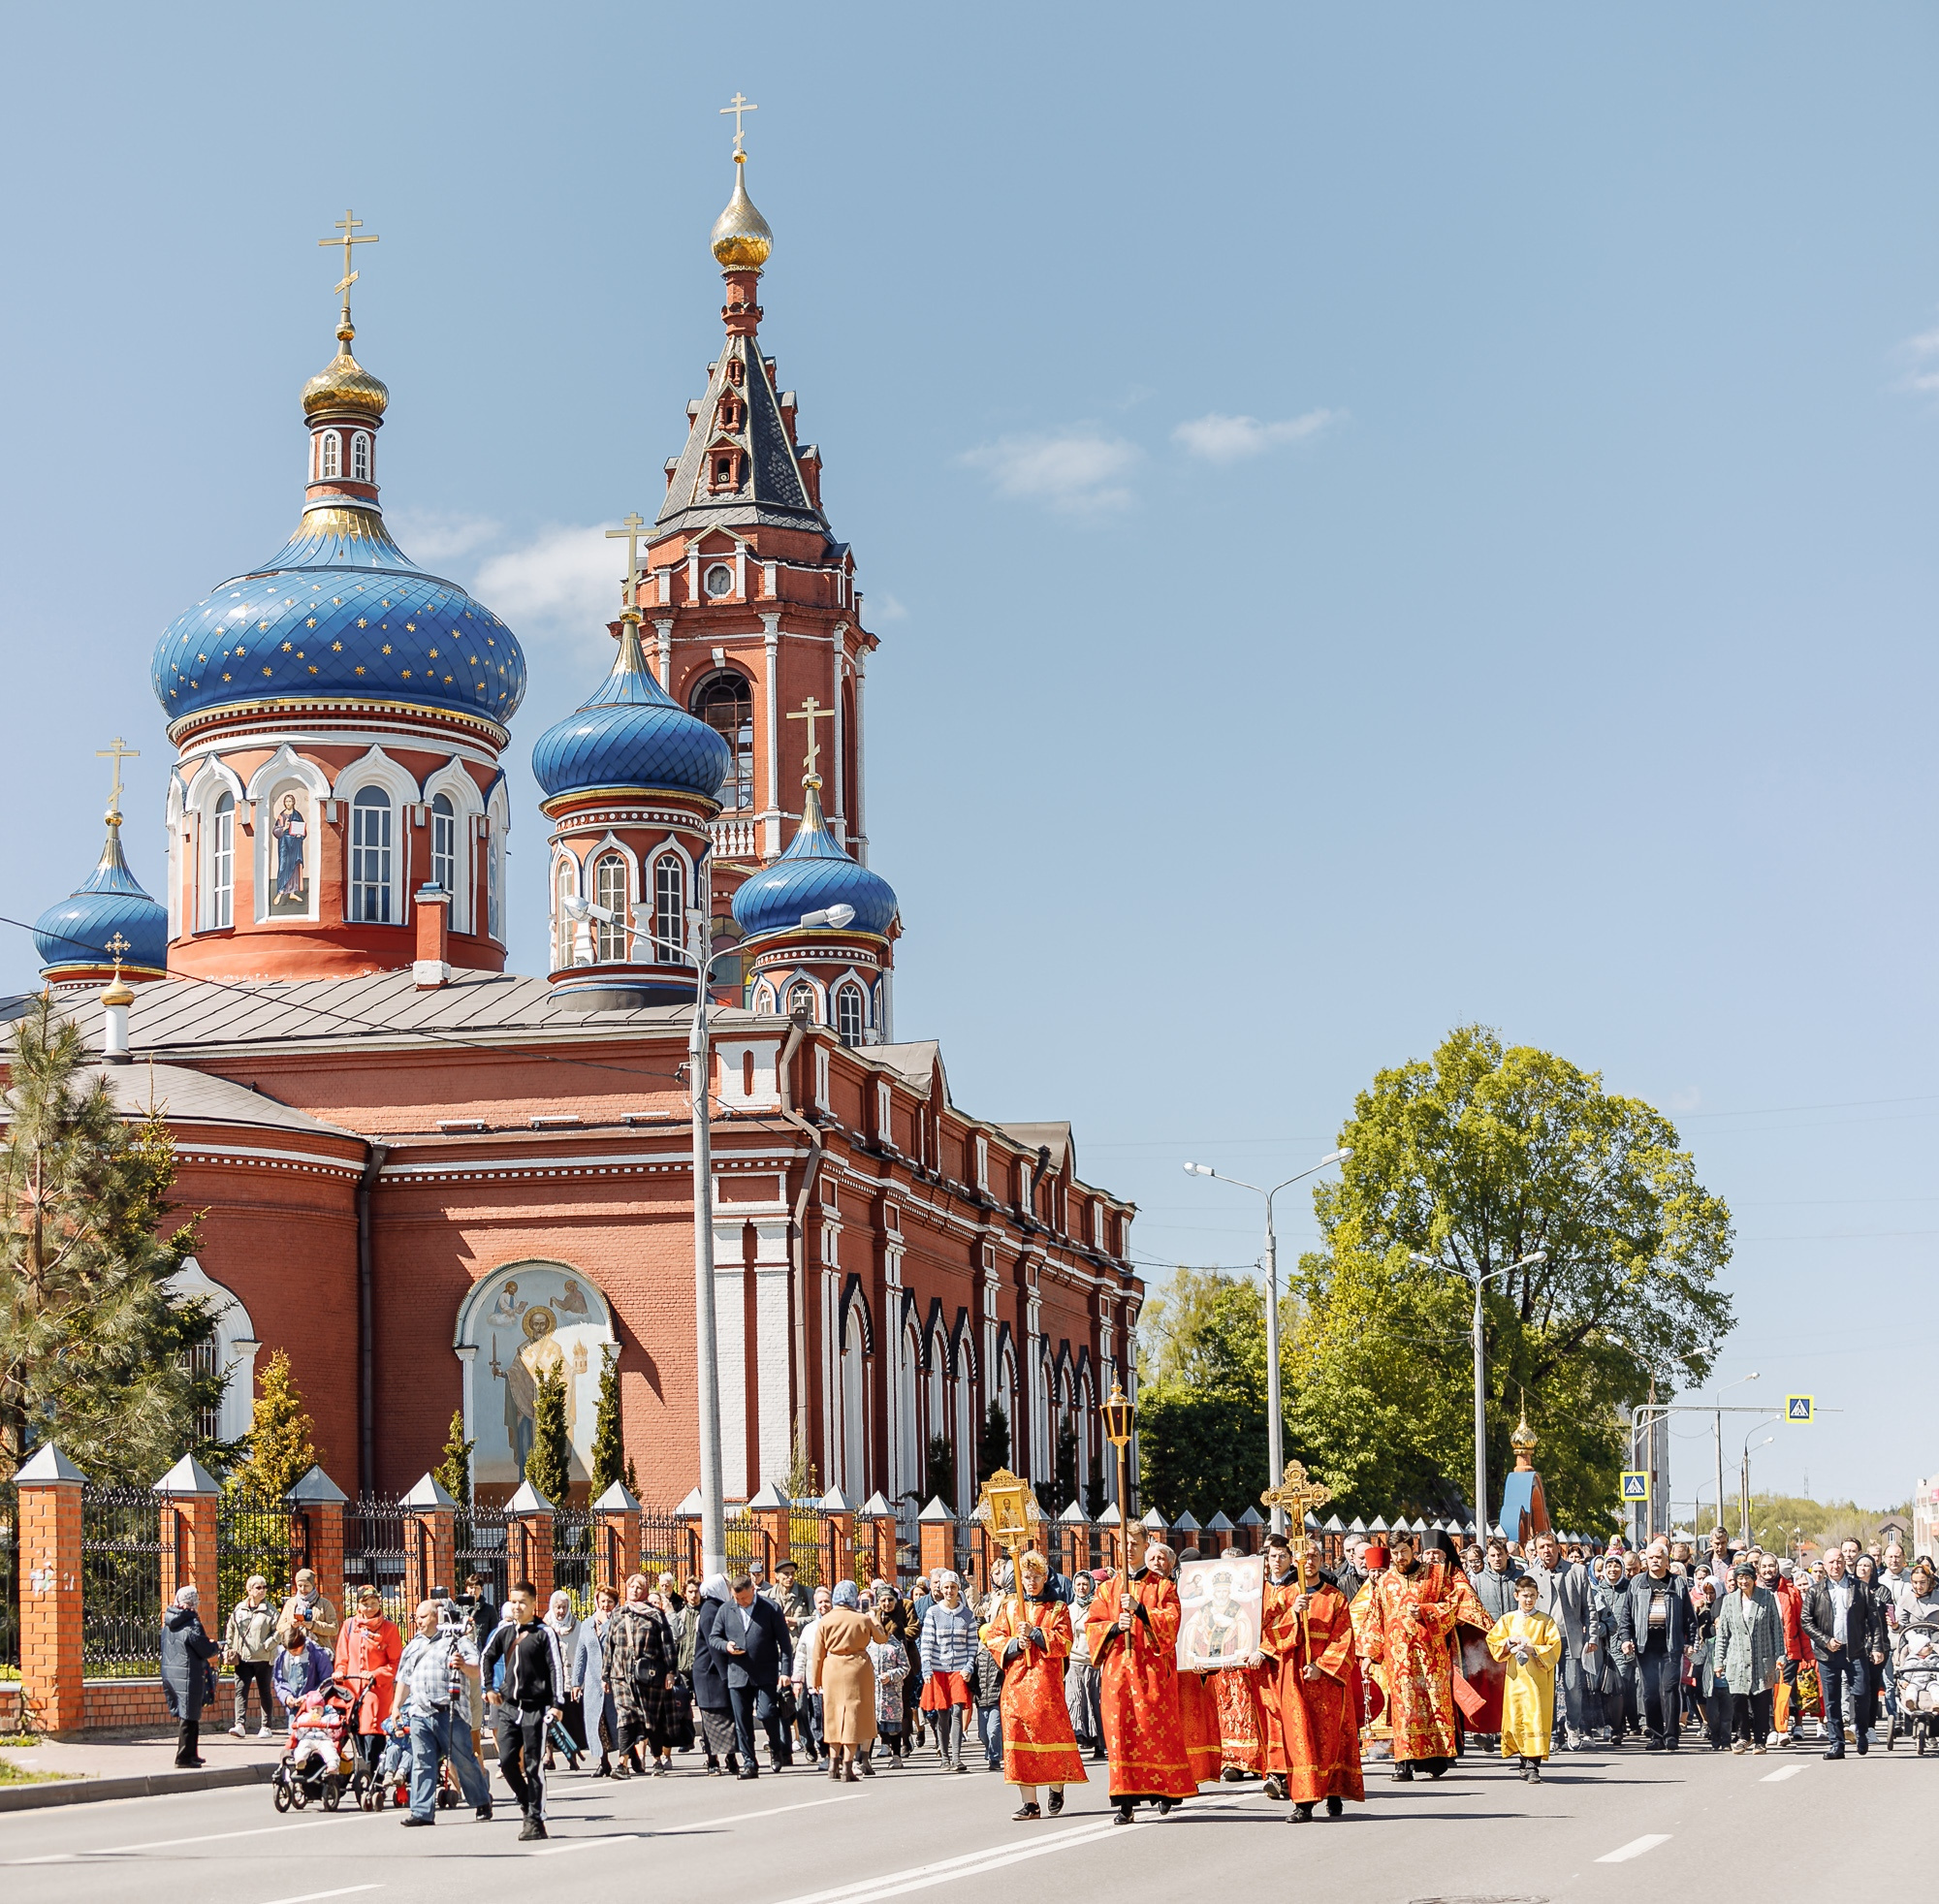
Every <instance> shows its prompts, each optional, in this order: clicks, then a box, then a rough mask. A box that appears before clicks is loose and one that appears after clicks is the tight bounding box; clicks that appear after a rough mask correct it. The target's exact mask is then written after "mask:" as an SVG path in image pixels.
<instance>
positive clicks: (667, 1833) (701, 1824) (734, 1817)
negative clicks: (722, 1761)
mask: <svg viewBox="0 0 1939 1904" xmlns="http://www.w3.org/2000/svg"><path fill="white" fill-rule="evenodd" d="M861 1795H862V1794H861V1793H859V1792H844V1793H842V1795H841V1796H840V1797H839V1798H808V1799H805V1800H803V1802H802V1803H800V1804H798V1805H772V1806H770V1807H769V1808H768V1809H767V1810H766V1811H759V1812H733V1813H730V1814H729V1815H728V1816H727V1817H726V1818H703V1819H701V1820H699V1821H698V1822H697V1823H695V1824H692V1825H668V1826H667V1827H666V1829H665V1830H663V1831H649V1832H646V1833H644V1834H643V1835H645V1836H646V1837H649V1838H672V1837H677V1836H679V1835H680V1834H681V1833H682V1832H685V1831H712V1830H713V1829H714V1828H715V1825H745V1824H747V1821H748V1820H749V1819H755V1818H779V1816H780V1815H781V1813H783V1812H811V1811H813V1810H814V1809H815V1808H816V1806H818V1805H845V1804H847V1803H849V1802H850V1801H851V1800H853V1799H856V1798H859V1797H860V1796H861Z"/></svg>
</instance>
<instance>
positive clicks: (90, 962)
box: [34, 813, 169, 979]
mask: <svg viewBox="0 0 1939 1904" xmlns="http://www.w3.org/2000/svg"><path fill="white" fill-rule="evenodd" d="M117 935H118V936H119V937H120V939H121V940H122V942H123V943H124V944H125V945H126V947H127V950H126V951H124V952H123V953H122V954H121V958H120V965H121V967H122V969H123V970H125V971H129V972H132V973H134V975H135V976H136V977H138V978H143V977H146V978H161V977H164V976H165V975H166V974H167V972H168V968H169V912H168V907H167V906H165V905H163V904H161V903H160V902H159V901H158V900H152V899H150V898H149V897H148V895H147V894H146V893H144V892H143V890H142V885H141V881H140V880H138V879H137V878H136V877H135V875H134V874H133V873H130V872H129V871H128V862H127V861H126V860H124V859H123V858H122V857H121V815H120V814H119V813H111V814H110V815H109V816H108V843H107V844H106V845H105V846H103V847H102V849H101V859H100V863H99V864H98V865H97V866H96V867H95V869H94V871H93V872H92V873H90V874H89V875H88V877H87V880H86V883H85V884H83V885H80V886H79V887H77V888H76V889H75V891H74V892H73V893H71V894H70V895H69V896H68V897H67V898H66V899H64V900H62V901H61V903H60V904H58V905H50V906H48V909H47V910H46V911H45V912H43V913H42V914H41V916H40V917H39V918H38V919H36V920H35V921H34V949H35V951H37V952H38V953H39V954H40V955H41V976H42V977H43V978H53V979H57V978H59V977H60V976H61V974H62V972H63V971H90V970H94V969H96V968H100V967H103V966H111V965H113V964H114V963H115V957H114V954H113V953H112V952H111V951H110V950H109V941H110V940H111V939H113V938H114V937H115V936H117Z"/></svg>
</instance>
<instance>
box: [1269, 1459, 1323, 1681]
mask: <svg viewBox="0 0 1939 1904" xmlns="http://www.w3.org/2000/svg"><path fill="white" fill-rule="evenodd" d="M1332 1498H1333V1490H1332V1489H1331V1488H1330V1487H1328V1486H1327V1485H1326V1483H1325V1482H1324V1481H1310V1480H1308V1479H1307V1478H1306V1464H1305V1462H1303V1461H1288V1462H1287V1464H1286V1473H1285V1475H1284V1476H1281V1479H1280V1483H1279V1485H1278V1486H1277V1487H1269V1488H1267V1489H1266V1491H1265V1492H1264V1493H1263V1494H1261V1495H1260V1496H1259V1503H1260V1505H1261V1506H1262V1507H1283V1508H1285V1510H1286V1511H1287V1514H1289V1515H1290V1516H1291V1517H1292V1525H1293V1529H1294V1533H1293V1536H1292V1539H1291V1541H1290V1542H1289V1544H1290V1546H1291V1548H1292V1555H1293V1562H1294V1570H1293V1584H1294V1586H1295V1587H1296V1588H1297V1589H1298V1591H1299V1593H1300V1595H1301V1597H1302V1598H1303V1597H1304V1595H1305V1593H1306V1567H1305V1562H1306V1556H1307V1553H1308V1552H1309V1551H1310V1550H1311V1548H1312V1546H1313V1542H1312V1540H1311V1539H1308V1538H1307V1533H1306V1516H1307V1515H1308V1514H1309V1513H1311V1512H1312V1511H1313V1509H1314V1508H1315V1507H1324V1506H1325V1505H1326V1504H1327V1502H1329V1501H1330V1500H1332ZM1299 1632H1300V1637H1301V1638H1302V1639H1303V1640H1304V1641H1305V1642H1306V1657H1307V1660H1308V1661H1309V1662H1311V1660H1312V1658H1313V1635H1312V1634H1311V1632H1310V1631H1309V1630H1308V1628H1307V1624H1306V1612H1305V1609H1304V1608H1302V1609H1301V1611H1300V1615H1299Z"/></svg>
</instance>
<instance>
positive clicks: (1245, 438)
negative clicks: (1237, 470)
mask: <svg viewBox="0 0 1939 1904" xmlns="http://www.w3.org/2000/svg"><path fill="white" fill-rule="evenodd" d="M1346 414H1347V413H1346V411H1344V410H1308V411H1307V412H1306V414H1305V415H1304V416H1298V417H1287V418H1286V419H1285V420H1284V421H1283V422H1280V423H1261V422H1260V421H1259V420H1258V418H1257V417H1228V416H1225V415H1224V414H1223V413H1222V412H1221V411H1218V410H1211V411H1208V412H1207V413H1206V414H1205V415H1204V416H1202V417H1193V418H1192V419H1191V420H1190V421H1188V422H1186V423H1182V424H1180V425H1179V426H1178V428H1176V429H1174V430H1173V431H1172V432H1171V440H1172V441H1173V442H1174V443H1177V444H1180V445H1181V446H1182V447H1183V448H1184V449H1185V451H1186V452H1187V454H1188V455H1191V456H1194V457H1202V458H1203V459H1204V460H1206V461H1207V462H1238V461H1240V460H1243V459H1244V458H1246V457H1259V456H1264V455H1265V453H1266V452H1267V451H1268V450H1276V449H1278V448H1279V447H1280V446H1281V445H1282V444H1285V443H1303V442H1305V441H1306V439H1307V438H1308V437H1310V436H1317V435H1319V432H1320V431H1321V430H1322V429H1324V428H1326V427H1327V426H1328V425H1329V424H1334V423H1338V422H1340V421H1341V420H1342V419H1343V418H1344V417H1345V416H1346Z"/></svg>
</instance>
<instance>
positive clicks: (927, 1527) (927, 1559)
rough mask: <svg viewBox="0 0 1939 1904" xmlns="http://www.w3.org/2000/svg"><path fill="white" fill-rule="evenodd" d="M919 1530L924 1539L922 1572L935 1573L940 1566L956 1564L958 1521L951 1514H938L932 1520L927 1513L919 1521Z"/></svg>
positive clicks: (920, 1565)
mask: <svg viewBox="0 0 1939 1904" xmlns="http://www.w3.org/2000/svg"><path fill="white" fill-rule="evenodd" d="M891 1525H893V1523H891ZM917 1532H918V1534H919V1535H920V1537H921V1541H922V1547H921V1559H920V1562H919V1567H920V1571H922V1572H924V1573H931V1574H933V1573H934V1572H935V1571H936V1570H937V1569H938V1567H950V1568H953V1567H954V1566H955V1565H956V1523H955V1521H954V1520H953V1519H952V1518H951V1517H950V1516H948V1515H938V1516H937V1517H936V1518H935V1519H934V1520H932V1519H931V1518H930V1517H929V1515H928V1514H926V1513H925V1514H924V1515H923V1517H922V1519H921V1520H920V1521H919V1522H918V1523H917ZM891 1577H893V1575H892V1576H891Z"/></svg>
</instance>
